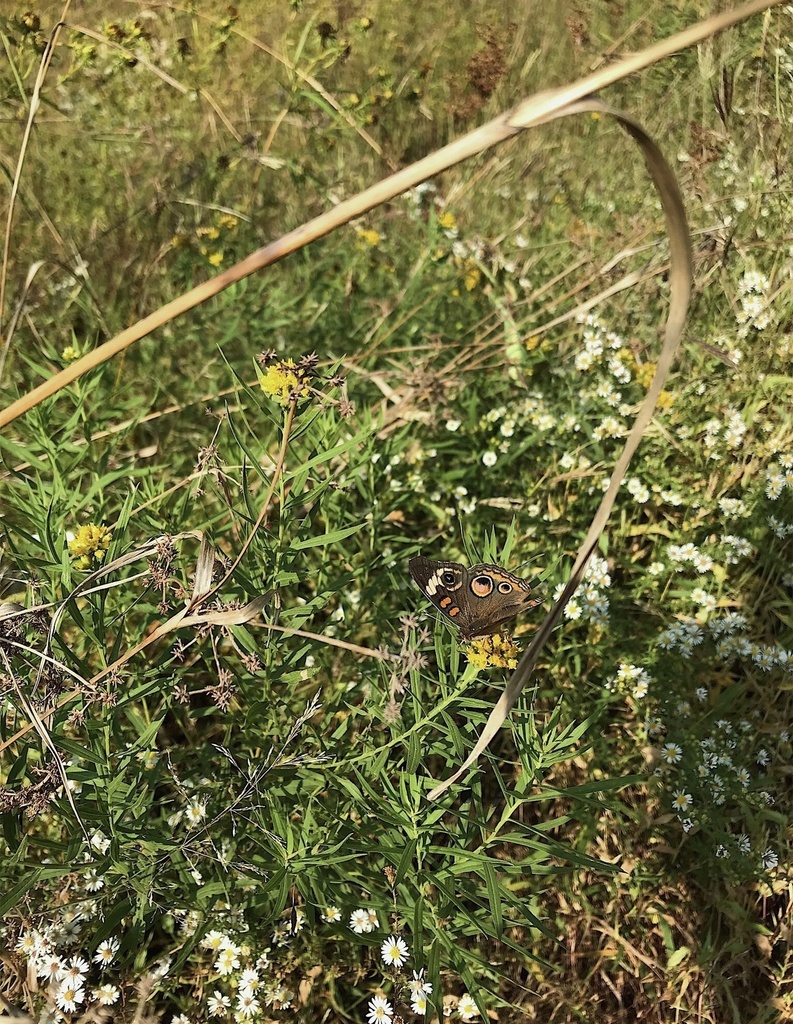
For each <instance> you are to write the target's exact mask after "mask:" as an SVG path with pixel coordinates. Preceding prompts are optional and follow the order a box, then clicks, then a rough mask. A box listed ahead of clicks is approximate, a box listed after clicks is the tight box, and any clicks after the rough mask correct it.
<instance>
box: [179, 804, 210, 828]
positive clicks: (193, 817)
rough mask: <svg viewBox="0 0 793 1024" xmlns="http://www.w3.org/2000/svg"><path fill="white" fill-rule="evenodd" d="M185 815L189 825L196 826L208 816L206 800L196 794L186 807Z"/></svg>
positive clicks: (190, 826) (189, 826)
mask: <svg viewBox="0 0 793 1024" xmlns="http://www.w3.org/2000/svg"><path fill="white" fill-rule="evenodd" d="M184 816H185V821H186V822H187V827H188V828H196V827H197V826H198V825H200V824H201V822H202V821H203V820H204V818H206V816H207V805H206V800H202V799H201V798H200V797H197V796H194V797H193V799H192V800H191V801H190V803H189V804H188V805H187V807H185V811H184Z"/></svg>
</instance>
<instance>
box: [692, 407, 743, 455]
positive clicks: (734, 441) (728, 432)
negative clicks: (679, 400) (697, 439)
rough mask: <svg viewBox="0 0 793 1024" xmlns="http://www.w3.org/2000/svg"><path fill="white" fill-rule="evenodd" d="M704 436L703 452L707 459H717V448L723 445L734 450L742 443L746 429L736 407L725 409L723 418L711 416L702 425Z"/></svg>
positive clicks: (729, 449)
mask: <svg viewBox="0 0 793 1024" xmlns="http://www.w3.org/2000/svg"><path fill="white" fill-rule="evenodd" d="M703 429H704V431H705V436H704V437H703V439H702V443H703V445H704V448H705V454H706V455H707V457H708V458H709V459H718V458H719V457H720V455H719V448H720V446H721V447H724V448H726V449H727V450H728V451H735V449H736V448H740V447H741V445H742V444H743V439H744V436H745V434H746V431H747V427H746V424H745V423H744V422H743V420H742V419H741V414H740V413H739V412H738V410H737V409H727V412H726V415H725V417H724V419H723V420H720V419H718V418H717V417H713V418H712V419H709V420H708V422H707V423H706V424H705V426H704V428H703Z"/></svg>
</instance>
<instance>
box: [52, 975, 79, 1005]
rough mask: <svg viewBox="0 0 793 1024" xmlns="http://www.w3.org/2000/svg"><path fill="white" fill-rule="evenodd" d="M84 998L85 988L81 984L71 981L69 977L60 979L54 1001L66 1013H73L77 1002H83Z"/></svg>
mask: <svg viewBox="0 0 793 1024" xmlns="http://www.w3.org/2000/svg"><path fill="white" fill-rule="evenodd" d="M84 1000H85V989H84V988H83V987H82V985H78V984H77V983H76V982H74V981H72V980H71V978H67V979H66V980H65V981H62V982H61V985H60V988H59V989H58V991H57V992H56V994H55V1002H56V1003H57V1004H58V1006H59V1007H60V1009H61V1010H65V1011H66V1013H74V1011H75V1010H76V1009H77V1006H78V1004H79V1003H82V1002H84Z"/></svg>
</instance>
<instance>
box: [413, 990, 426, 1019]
mask: <svg viewBox="0 0 793 1024" xmlns="http://www.w3.org/2000/svg"><path fill="white" fill-rule="evenodd" d="M410 1008H411V1010H412V1011H413V1012H414V1013H420V1014H425V1013H426V1012H427V996H426V994H425V993H424V992H417V993H416V994H415V995H414V996H413V999H412V1000H411V1003H410Z"/></svg>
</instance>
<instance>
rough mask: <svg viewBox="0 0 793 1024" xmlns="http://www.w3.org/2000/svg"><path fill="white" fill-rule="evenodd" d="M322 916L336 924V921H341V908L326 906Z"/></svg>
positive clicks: (330, 922)
mask: <svg viewBox="0 0 793 1024" xmlns="http://www.w3.org/2000/svg"><path fill="white" fill-rule="evenodd" d="M321 916H322V920H323V921H327V922H328V924H334V923H335V922H336V921H341V910H339V908H338V907H336V906H332V907H325V909H324V911H323V912H322V915H321Z"/></svg>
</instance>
